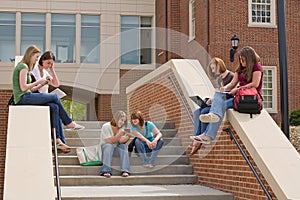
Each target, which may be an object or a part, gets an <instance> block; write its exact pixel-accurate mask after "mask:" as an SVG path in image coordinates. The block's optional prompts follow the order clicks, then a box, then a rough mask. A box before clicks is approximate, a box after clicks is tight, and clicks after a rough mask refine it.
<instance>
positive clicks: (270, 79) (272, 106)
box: [262, 66, 277, 113]
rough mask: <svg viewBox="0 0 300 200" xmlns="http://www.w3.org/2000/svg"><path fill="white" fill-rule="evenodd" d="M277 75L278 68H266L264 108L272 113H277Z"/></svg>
mask: <svg viewBox="0 0 300 200" xmlns="http://www.w3.org/2000/svg"><path fill="white" fill-rule="evenodd" d="M276 78H277V75H276V67H274V66H264V77H263V87H262V96H263V107H264V108H265V109H266V110H267V111H268V112H270V113H276V112H277V98H276V97H277V84H276V83H277V80H276Z"/></svg>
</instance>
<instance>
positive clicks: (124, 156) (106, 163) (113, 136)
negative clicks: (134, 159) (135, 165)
mask: <svg viewBox="0 0 300 200" xmlns="http://www.w3.org/2000/svg"><path fill="white" fill-rule="evenodd" d="M126 124H127V118H126V114H125V112H123V111H118V112H117V113H116V114H115V115H114V116H113V118H112V120H111V121H110V122H106V123H105V124H103V126H102V129H101V150H102V162H103V166H102V169H101V172H100V176H104V177H107V178H109V177H110V176H111V175H112V172H111V161H112V157H113V156H114V155H117V154H119V156H120V162H121V176H122V177H127V176H129V174H130V163H129V155H128V149H127V146H126V142H127V141H128V140H129V139H130V136H129V135H127V134H126V133H125V130H124V126H125V125H126Z"/></svg>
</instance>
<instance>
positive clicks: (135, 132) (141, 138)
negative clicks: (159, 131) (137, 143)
mask: <svg viewBox="0 0 300 200" xmlns="http://www.w3.org/2000/svg"><path fill="white" fill-rule="evenodd" d="M131 133H132V135H133V136H134V137H137V138H138V139H140V140H141V141H143V142H147V143H148V142H150V141H149V140H148V139H147V138H145V137H144V136H143V135H142V134H140V133H139V132H138V131H137V130H133V131H132V132H131Z"/></svg>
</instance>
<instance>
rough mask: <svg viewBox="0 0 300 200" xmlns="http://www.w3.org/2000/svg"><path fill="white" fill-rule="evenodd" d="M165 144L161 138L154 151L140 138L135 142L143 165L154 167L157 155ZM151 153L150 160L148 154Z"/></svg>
mask: <svg viewBox="0 0 300 200" xmlns="http://www.w3.org/2000/svg"><path fill="white" fill-rule="evenodd" d="M163 144H164V140H163V139H162V138H160V139H159V140H158V141H157V144H156V147H155V148H154V149H149V147H148V145H147V144H146V142H143V141H141V140H140V139H138V138H137V139H136V140H135V148H136V149H137V151H138V154H139V156H140V158H141V159H142V162H143V165H146V164H151V165H153V166H154V165H155V160H156V157H157V154H158V152H159V150H160V149H161V148H162V146H163ZM149 153H150V158H148V157H147V154H149Z"/></svg>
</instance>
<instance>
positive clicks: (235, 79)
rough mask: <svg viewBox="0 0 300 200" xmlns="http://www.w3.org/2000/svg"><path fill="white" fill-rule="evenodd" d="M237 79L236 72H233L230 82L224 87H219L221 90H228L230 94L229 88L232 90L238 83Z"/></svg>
mask: <svg viewBox="0 0 300 200" xmlns="http://www.w3.org/2000/svg"><path fill="white" fill-rule="evenodd" d="M238 82H239V80H238V73H237V72H235V73H234V75H233V78H232V80H231V81H230V83H228V84H227V85H225V86H224V87H221V88H220V91H221V92H228V91H229V93H230V94H231V90H233V89H234V88H235V87H236V85H237V84H238Z"/></svg>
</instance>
